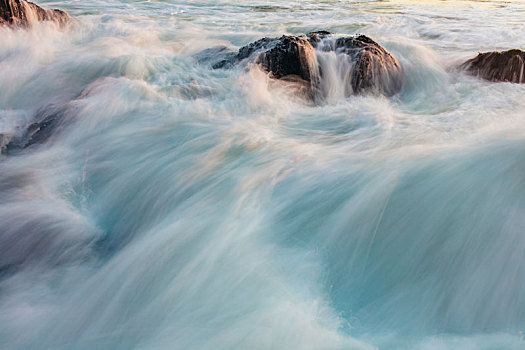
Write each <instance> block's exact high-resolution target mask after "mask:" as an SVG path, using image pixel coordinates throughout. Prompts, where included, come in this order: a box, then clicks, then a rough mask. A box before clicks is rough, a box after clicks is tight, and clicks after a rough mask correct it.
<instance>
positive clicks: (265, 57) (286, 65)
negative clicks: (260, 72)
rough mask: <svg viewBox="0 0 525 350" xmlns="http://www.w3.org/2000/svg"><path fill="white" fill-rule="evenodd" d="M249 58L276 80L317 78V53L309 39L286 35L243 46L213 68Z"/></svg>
mask: <svg viewBox="0 0 525 350" xmlns="http://www.w3.org/2000/svg"><path fill="white" fill-rule="evenodd" d="M246 59H252V60H253V62H255V63H256V64H260V65H261V66H262V67H263V68H264V69H265V70H266V71H268V72H270V73H272V74H273V76H274V77H275V78H277V79H280V78H283V77H285V76H288V75H296V76H298V77H300V78H302V79H304V80H306V81H310V80H311V79H312V77H313V76H314V75H315V68H316V67H315V50H314V47H313V46H312V44H311V43H310V41H309V40H308V38H307V37H299V36H287V35H283V36H282V37H280V38H263V39H260V40H257V41H256V42H254V43H251V44H250V45H248V46H244V47H242V48H241V49H240V50H239V52H238V53H237V54H236V55H235V56H233V57H231V58H229V59H225V60H223V61H221V62H219V63H217V64H215V65H214V66H213V68H215V69H217V68H230V67H231V66H233V65H235V64H236V63H239V62H241V61H243V60H246Z"/></svg>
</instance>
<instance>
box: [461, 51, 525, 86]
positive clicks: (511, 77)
mask: <svg viewBox="0 0 525 350" xmlns="http://www.w3.org/2000/svg"><path fill="white" fill-rule="evenodd" d="M461 68H462V69H464V70H465V71H466V72H467V73H468V74H470V75H473V76H477V77H480V78H482V79H485V80H489V81H494V82H497V81H501V82H510V83H517V84H523V83H525V51H523V50H519V49H513V50H508V51H502V52H498V51H494V52H484V53H479V54H478V55H477V56H476V57H474V58H471V59H470V60H468V61H466V62H465V63H463V64H462V65H461Z"/></svg>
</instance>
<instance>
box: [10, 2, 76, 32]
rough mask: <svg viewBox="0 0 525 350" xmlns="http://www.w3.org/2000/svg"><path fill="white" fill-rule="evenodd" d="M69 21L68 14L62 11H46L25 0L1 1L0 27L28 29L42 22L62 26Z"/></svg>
mask: <svg viewBox="0 0 525 350" xmlns="http://www.w3.org/2000/svg"><path fill="white" fill-rule="evenodd" d="M68 20H69V16H68V14H67V13H65V12H64V11H61V10H46V9H43V8H41V7H40V6H38V5H37V4H34V3H32V2H29V1H24V0H0V26H1V25H8V26H21V27H27V26H30V25H31V24H33V23H34V22H40V21H53V22H56V23H58V24H61V25H62V24H65V23H66V22H68Z"/></svg>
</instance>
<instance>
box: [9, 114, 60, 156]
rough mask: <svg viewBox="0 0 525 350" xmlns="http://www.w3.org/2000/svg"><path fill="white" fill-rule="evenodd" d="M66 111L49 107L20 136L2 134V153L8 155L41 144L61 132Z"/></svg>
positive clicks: (37, 115)
mask: <svg viewBox="0 0 525 350" xmlns="http://www.w3.org/2000/svg"><path fill="white" fill-rule="evenodd" d="M65 112H66V110H65V109H64V108H62V107H57V106H48V107H47V108H45V109H42V110H40V111H39V112H38V113H37V114H36V116H35V121H34V122H33V123H31V124H29V125H28V126H27V127H25V128H24V131H22V132H21V133H20V134H18V135H5V134H4V135H2V134H0V145H2V147H0V153H4V154H8V153H13V152H15V153H16V152H17V151H20V150H23V149H25V148H28V147H30V146H32V145H35V144H41V143H44V142H45V141H47V140H48V139H49V138H51V137H52V136H53V135H54V134H55V133H56V132H58V131H59V130H60V126H61V124H62V122H63V119H64V114H65Z"/></svg>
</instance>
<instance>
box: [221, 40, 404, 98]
mask: <svg viewBox="0 0 525 350" xmlns="http://www.w3.org/2000/svg"><path fill="white" fill-rule="evenodd" d="M316 50H322V51H325V52H326V51H334V52H335V53H336V54H337V55H338V56H340V57H341V59H345V60H347V61H348V62H350V63H351V64H352V73H351V74H352V76H351V78H350V79H348V81H349V84H351V90H352V92H353V93H361V92H378V93H381V94H385V95H388V96H390V95H393V94H395V93H397V92H398V91H399V90H400V89H401V85H402V75H403V70H402V67H401V64H400V63H399V61H398V60H397V59H396V58H395V57H393V56H392V55H391V54H390V53H389V52H388V51H387V50H385V49H384V48H383V47H381V46H380V45H379V44H378V43H376V42H375V41H373V40H372V39H370V38H368V37H366V36H364V35H357V36H350V37H340V38H337V37H334V36H333V34H332V33H330V32H327V31H318V32H311V33H308V34H306V35H300V36H290V35H283V36H282V37H280V38H263V39H260V40H257V41H255V42H253V43H251V44H249V45H247V46H244V47H242V48H241V49H240V50H239V52H238V53H237V54H232V55H231V56H230V57H228V58H226V59H223V60H221V61H220V62H218V63H216V64H214V65H213V66H212V67H213V68H214V69H218V68H231V67H233V66H235V65H236V64H239V63H241V62H244V61H251V62H253V63H256V64H260V65H261V67H262V68H263V69H265V70H266V71H267V72H269V73H272V76H273V77H274V78H277V79H281V78H284V77H288V76H297V77H300V78H301V79H302V80H304V81H306V82H309V83H310V84H311V87H312V90H315V89H316V88H317V87H318V85H319V83H320V80H321V79H322V78H323V77H322V75H323V73H322V69H321V68H322V67H319V64H318V62H317V55H316Z"/></svg>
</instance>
